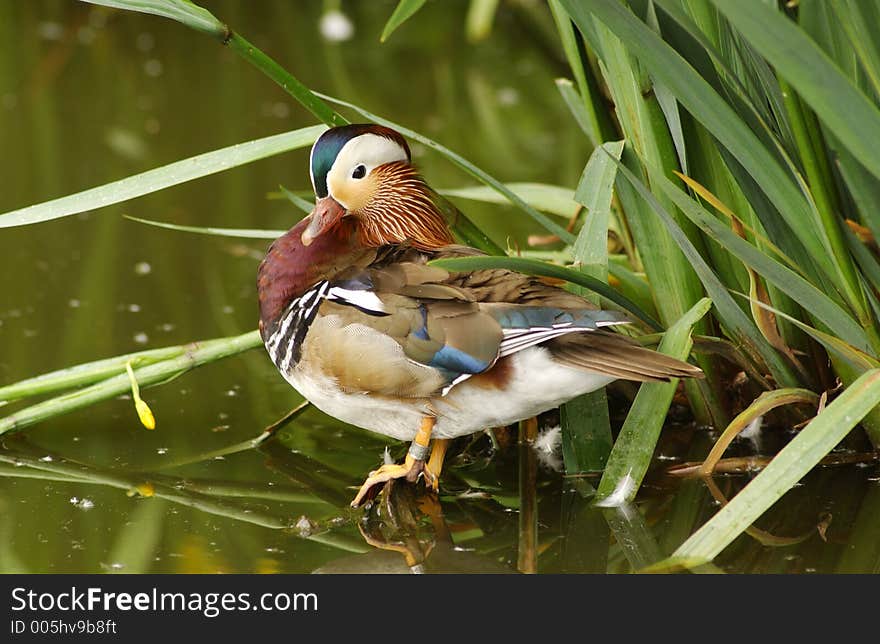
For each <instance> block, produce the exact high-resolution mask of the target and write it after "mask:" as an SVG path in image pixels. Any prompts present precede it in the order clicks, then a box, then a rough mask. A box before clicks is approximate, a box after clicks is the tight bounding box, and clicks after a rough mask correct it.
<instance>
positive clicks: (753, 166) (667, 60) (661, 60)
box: [561, 0, 834, 304]
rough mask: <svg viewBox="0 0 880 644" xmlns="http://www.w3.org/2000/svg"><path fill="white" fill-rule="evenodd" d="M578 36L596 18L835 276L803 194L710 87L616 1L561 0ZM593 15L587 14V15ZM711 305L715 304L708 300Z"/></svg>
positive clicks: (813, 255) (744, 124) (676, 53)
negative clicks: (709, 135)
mask: <svg viewBox="0 0 880 644" xmlns="http://www.w3.org/2000/svg"><path fill="white" fill-rule="evenodd" d="M561 2H562V4H563V5H564V6H565V7H566V8H567V9H568V12H569V15H571V17H572V19H573V20H574V21H575V23H576V24H577V25H578V27H579V28H580V29H581V31H582V32H583V31H584V30H585V29H588V28H589V26H588V23H589V22H590V21H591V20H592V16H593V15H595V16H596V17H597V18H599V19H600V20H601V21H602V22H603V23H604V24H605V25H606V26H607V27H608V28H609V29H611V30H612V31H613V32H614V33H615V34H616V35H617V36H618V37H619V38H620V39H621V40H623V41H624V42H626V43H627V44H628V45H629V46H630V47H631V48H632V51H633V53H635V55H636V56H638V57H639V60H640V61H641V62H642V63H643V64H644V65H645V66H646V67H647V68H648V70H649V71H650V73H651V75H652V76H654V77H656V78H658V79H660V80H661V81H662V82H663V83H664V84H665V85H666V87H668V88H669V90H670V91H671V92H672V93H673V95H674V96H675V97H676V99H677V100H678V101H679V102H680V103H681V104H682V106H684V108H685V109H686V110H688V112H690V113H691V115H693V116H694V118H696V119H697V120H698V121H700V122H701V123H702V124H703V125H704V126H705V127H706V128H707V129H708V130H709V131H710V132H711V133H712V135H713V136H714V137H715V138H716V139H717V140H718V141H719V142H720V143H721V144H722V145H723V146H724V147H725V148H727V149H728V150H729V151H730V152H731V153H732V154H733V156H734V157H735V158H736V159H737V160H738V161H739V162H740V163H741V164H742V165H743V166H744V167H745V168H746V170H747V171H748V172H749V173H750V174H751V176H752V177H754V179H755V181H756V182H757V183H758V185H759V186H760V187H761V189H762V190H763V191H764V192H765V193H766V195H767V197H768V198H769V199H770V201H771V202H772V203H773V204H774V205H775V206H776V208H777V210H778V211H779V212H780V213H781V214H782V216H783V217H785V218H786V221H787V223H788V224H789V226H790V227H791V229H792V231H793V232H794V234H795V235H797V237H798V239H799V240H800V241H801V242H802V243H803V245H804V246H805V247H806V248H807V250H808V251H809V252H810V256H811V257H812V260H813V261H814V262H816V263H818V264H819V265H820V266H821V267H822V269H823V270H824V272H825V273H826V274H827V275H834V270H833V269H832V267H831V265H830V262H829V260H828V258H827V253H825V252H824V251H825V246H824V244H823V242H822V240H820V239H819V238H818V237H817V236H816V235H814V234H813V231H812V228H811V227H809V226H805V225H804V223H803V219H802V217H805V216H806V217H809V218H810V219H812V218H813V215H812V214H811V210H810V207H809V205H808V204H807V203H806V200H805V198H804V195H803V194H802V193H801V192H800V190H799V189H798V187H797V186H796V185H795V183H794V181H793V180H792V177H791V176H790V175H789V174H788V172H787V171H786V170H785V169H784V168H783V167H782V166H781V165H780V163H779V161H778V160H777V159H776V158H775V156H774V155H773V154H772V153H771V152H770V151H769V150H768V149H767V148H766V147H765V146H764V145H763V143H762V142H761V141H760V140H759V139H758V138H757V137H756V136H755V134H754V133H753V132H752V131H751V129H749V127H748V125H746V123H745V122H744V121H743V120H742V119H741V118H740V117H739V116H738V115H737V114H736V113H735V112H734V110H733V109H732V108H731V107H730V106H729V105H728V104H727V103H726V102H725V101H724V99H723V98H721V96H719V95H718V93H717V92H716V91H715V90H714V88H713V87H712V86H711V85H710V84H709V83H708V82H707V81H706V80H704V79H703V78H701V77H700V76H699V74H698V73H697V72H696V71H695V70H694V69H693V67H691V66H690V65H689V64H688V63H687V61H685V60H684V59H683V58H682V57H681V55H680V54H678V52H676V51H675V50H674V49H672V48H671V47H670V46H669V45H668V44H666V43H665V42H663V41H662V40H661V39H660V38H659V36H657V34H656V33H654V32H653V31H652V30H651V29H650V28H649V27H648V26H647V25H645V24H644V23H643V22H642V21H640V20H639V19H638V18H636V17H635V16H634V15H633V14H632V12H630V11H629V10H628V9H627V8H626V7H624V6H623V5H622V4H620V3H619V2H617V0H595V1H594V2H591V3H590V4H589V5H586V4H581V3H578V2H575V1H574V0H561ZM591 12H592V13H591ZM713 300H715V302H716V304H717V302H718V300H717V299H716V298H713Z"/></svg>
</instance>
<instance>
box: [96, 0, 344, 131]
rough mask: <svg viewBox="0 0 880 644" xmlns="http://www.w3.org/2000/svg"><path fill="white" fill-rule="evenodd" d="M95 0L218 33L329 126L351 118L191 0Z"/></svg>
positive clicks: (228, 45)
mask: <svg viewBox="0 0 880 644" xmlns="http://www.w3.org/2000/svg"><path fill="white" fill-rule="evenodd" d="M86 1H87V2H91V3H92V4H102V5H107V6H111V7H116V8H119V9H127V10H129V11H137V12H140V13H150V14H153V15H157V16H163V17H165V18H171V19H172V20H176V21H177V22H180V23H181V24H184V25H186V26H187V27H191V28H192V29H195V30H197V31H201V32H202V33H206V34H208V35H211V36H214V37H215V38H217V39H218V40H219V41H220V42H221V43H222V44H224V45H226V46H227V47H229V48H230V49H231V50H232V51H234V52H235V53H236V54H238V55H239V56H241V57H242V58H243V59H245V60H246V61H247V62H248V63H250V64H251V65H253V66H254V67H256V68H257V69H259V70H260V71H261V72H263V73H264V74H265V75H266V76H268V77H269V78H271V79H272V80H274V81H275V82H276V83H278V85H280V86H281V88H282V89H283V90H284V91H285V92H287V93H288V94H290V95H291V96H292V97H293V98H295V99H296V100H297V102H299V104H300V105H302V106H303V107H304V108H306V109H307V110H308V111H309V112H311V113H312V114H314V115H315V116H316V117H317V118H318V120H320V121H321V122H323V123H326V124H327V125H329V126H336V125H345V124H346V123H348V121H347V120H346V119H345V118H344V117H343V116H341V115H340V114H338V113H336V112H335V111H334V110H333V109H332V108H331V107H330V106H329V105H327V104H326V103H325V102H324V101H322V100H321V99H319V98H318V97H317V96H315V94H314V93H312V91H311V90H309V88H308V87H306V86H305V85H303V84H302V83H301V82H300V81H299V80H297V79H296V78H294V76H293V75H291V74H290V72H288V71H287V70H285V69H284V68H283V67H281V65H279V64H278V63H277V62H275V61H274V60H273V59H272V58H270V57H269V56H267V55H266V54H265V53H263V52H262V51H261V50H260V49H259V48H258V47H256V46H254V45H253V44H252V43H250V42H248V41H247V40H245V38H244V37H243V36H241V35H239V34H238V33H236V32H234V31H233V30H232V29H230V28H229V26H228V25H226V24H224V23H223V22H222V21H220V20H219V19H217V18H216V17H215V16H214V15H213V14H212V13H211V12H209V11H208V10H207V9H203V8H202V7H199V6H198V5H196V4H194V3H193V2H191V1H190V0H86Z"/></svg>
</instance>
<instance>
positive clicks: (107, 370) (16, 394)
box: [0, 346, 186, 402]
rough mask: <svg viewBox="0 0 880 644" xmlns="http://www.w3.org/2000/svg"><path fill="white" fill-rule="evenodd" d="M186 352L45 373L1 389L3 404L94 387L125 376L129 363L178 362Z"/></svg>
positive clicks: (142, 354)
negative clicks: (92, 385)
mask: <svg viewBox="0 0 880 644" xmlns="http://www.w3.org/2000/svg"><path fill="white" fill-rule="evenodd" d="M184 351H186V347H184V346H177V347H163V348H161V349H149V350H147V351H138V352H136V353H128V354H125V355H121V356H115V357H113V358H105V359H103V360H95V361H93V362H87V363H85V364H80V365H76V366H74V367H68V368H66V369H60V370H58V371H52V372H50V373H44V374H42V375H39V376H36V377H34V378H28V379H26V380H20V381H19V382H16V383H14V384H11V385H5V386H3V387H0V401H3V402H9V401H12V400H19V399H21V398H28V397H30V396H39V395H42V394H48V393H52V392H55V391H63V390H65V389H72V388H73V387H80V386H82V385H90V384H92V383H94V382H97V381H99V380H104V379H105V378H107V377H109V376H112V375H117V374H121V373H124V372H125V363H126V362H129V361H130V362H131V363H132V364H133V365H134V366H144V365H148V364H153V363H155V362H161V361H163V360H168V359H171V358H175V357H177V356H179V355H181V354H182V353H184Z"/></svg>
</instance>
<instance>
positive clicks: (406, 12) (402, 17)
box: [379, 0, 426, 42]
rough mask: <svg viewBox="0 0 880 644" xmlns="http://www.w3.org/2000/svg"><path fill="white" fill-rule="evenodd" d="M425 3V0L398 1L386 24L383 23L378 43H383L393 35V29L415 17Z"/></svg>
mask: <svg viewBox="0 0 880 644" xmlns="http://www.w3.org/2000/svg"><path fill="white" fill-rule="evenodd" d="M425 1H426V0H400V2H398V3H397V6H396V7H395V8H394V11H393V12H392V13H391V17H390V18H388V22H386V23H385V28H384V29H383V30H382V35H381V36H380V37H379V42H385V41H386V40H388V36H390V35H391V34H393V33H394V30H395V29H397V28H398V27H399V26H400V25H402V24H403V23H404V22H406V21H407V20H408V19H409V18H411V17H412V16H413V15H415V13H416V12H417V11H418V10H419V9H421V8H422V6H423V5H424V4H425Z"/></svg>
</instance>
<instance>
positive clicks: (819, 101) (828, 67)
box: [711, 0, 880, 178]
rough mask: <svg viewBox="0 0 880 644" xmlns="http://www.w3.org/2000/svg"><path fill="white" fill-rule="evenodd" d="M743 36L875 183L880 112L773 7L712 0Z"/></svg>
mask: <svg viewBox="0 0 880 644" xmlns="http://www.w3.org/2000/svg"><path fill="white" fill-rule="evenodd" d="M711 2H712V4H714V5H715V6H716V7H717V8H718V10H719V11H720V12H721V13H722V14H723V15H724V16H725V17H726V18H727V19H728V20H730V22H731V23H732V24H733V25H734V26H735V27H736V28H737V29H738V30H739V31H740V33H741V34H742V36H743V37H744V38H745V39H746V40H747V41H748V42H749V43H750V44H751V45H752V46H753V47H754V48H755V49H756V50H758V52H760V53H761V55H762V56H764V58H766V59H767V60H770V61H773V66H774V67H775V68H776V70H777V72H778V73H779V74H780V75H781V76H783V77H784V78H785V79H786V80H788V82H789V83H791V84H792V86H793V87H794V88H795V89H796V90H797V91H798V93H799V94H800V95H801V97H803V99H804V100H805V101H806V102H807V104H808V105H809V106H810V107H812V108H813V110H815V112H816V114H817V115H818V116H819V118H821V119H822V121H823V123H825V125H826V126H828V128H829V129H830V130H831V131H832V132H834V134H835V135H836V136H837V137H838V138H839V139H840V140H841V141H842V142H843V143H844V144H845V145H846V147H847V149H848V150H850V151H851V152H852V153H853V155H854V156H855V157H856V158H857V159H858V160H859V161H860V162H861V163H862V164H863V165H864V166H865V168H867V169H868V170H870V171H871V173H872V174H873V175H874V176H875V177H878V178H880V150H878V148H877V146H876V144H875V142H876V141H878V140H880V110H878V109H877V106H876V105H874V104H873V103H872V102H871V101H870V100H869V99H868V98H867V97H866V96H865V95H864V94H863V93H862V92H861V91H859V89H858V88H857V87H855V86H854V85H853V84H852V83H851V82H850V80H849V79H848V78H847V77H846V76H845V75H844V74H843V73H842V72H841V71H840V70H839V69H838V68H837V66H836V65H835V64H834V62H832V61H831V59H830V58H829V57H828V55H827V54H825V52H823V51H822V50H821V48H819V46H818V45H817V44H816V43H815V42H814V41H813V40H812V39H810V38H809V37H808V36H807V35H806V34H805V33H804V32H803V31H802V30H800V29H799V28H798V27H797V25H796V24H795V23H794V22H792V21H791V20H789V19H788V18H786V17H785V16H784V15H783V14H782V13H780V12H779V11H777V10H776V9H775V8H773V7H770V6H769V5H766V4H762V3H755V4H754V5H752V3H748V4H745V3H742V2H739V0H711Z"/></svg>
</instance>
